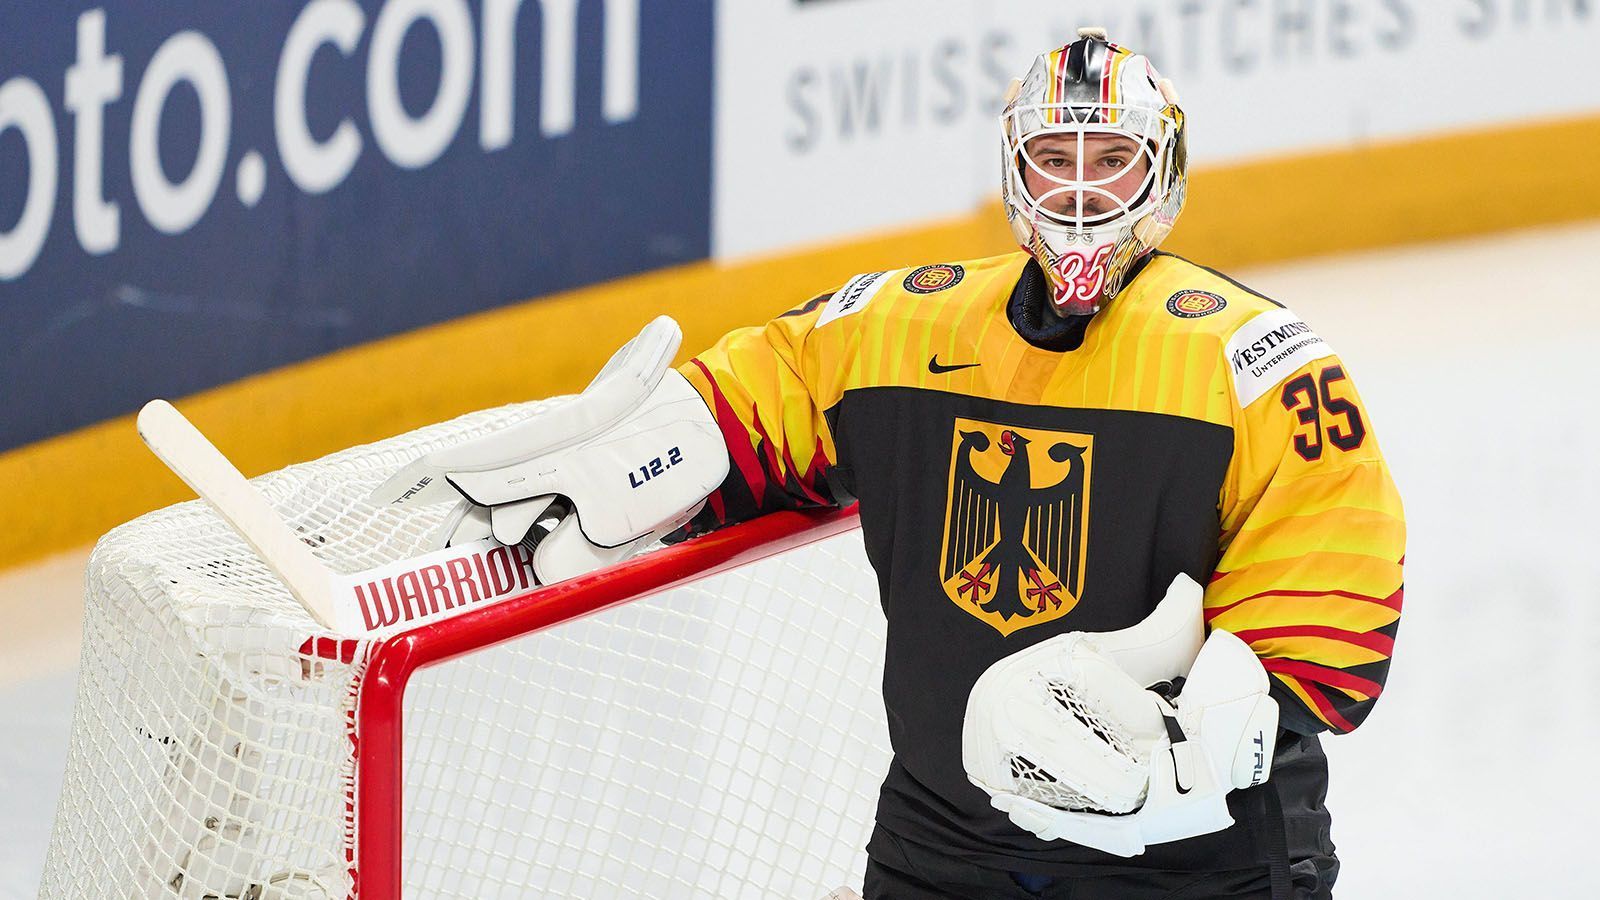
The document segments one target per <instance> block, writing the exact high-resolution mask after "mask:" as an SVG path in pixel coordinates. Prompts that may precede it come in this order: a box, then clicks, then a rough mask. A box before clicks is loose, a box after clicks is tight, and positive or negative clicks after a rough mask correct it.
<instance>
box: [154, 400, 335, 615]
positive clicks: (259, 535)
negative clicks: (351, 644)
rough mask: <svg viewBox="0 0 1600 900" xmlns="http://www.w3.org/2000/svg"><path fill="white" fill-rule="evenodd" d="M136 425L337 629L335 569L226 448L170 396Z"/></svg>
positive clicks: (156, 450) (304, 601) (301, 597)
mask: <svg viewBox="0 0 1600 900" xmlns="http://www.w3.org/2000/svg"><path fill="white" fill-rule="evenodd" d="M137 427H138V429H139V437H140V438H142V439H143V440H144V442H145V445H146V446H148V447H149V448H150V451H151V452H152V453H154V454H155V455H156V457H157V458H159V459H160V460H161V461H162V462H163V463H165V464H166V466H167V468H169V469H171V470H172V471H173V473H174V474H176V475H177V476H178V477H179V478H181V479H183V483H184V484H187V485H188V486H189V487H190V488H192V489H194V492H195V493H196V494H199V495H200V498H201V499H202V500H204V501H206V502H207V503H209V504H211V507H212V508H213V509H215V510H216V511H217V512H218V513H219V514H220V515H221V516H222V518H223V519H224V520H226V521H227V523H228V524H229V525H230V526H232V528H233V530H234V531H237V532H238V533H239V536H240V537H242V538H244V539H245V543H247V544H249V545H250V548H251V549H252V550H254V551H255V552H256V553H257V555H259V556H260V557H261V559H262V561H263V562H265V563H266V564H267V567H268V568H270V569H271V570H272V571H273V572H275V573H277V575H278V577H279V578H281V579H283V583H284V585H285V586H286V587H288V588H289V593H291V594H293V595H294V597H295V599H296V600H299V601H300V603H301V605H303V606H304V607H305V608H306V612H308V613H310V614H311V617H312V618H313V619H316V620H317V623H318V624H320V625H322V626H323V627H324V628H329V629H332V628H334V627H335V624H334V623H335V615H334V584H333V572H332V570H330V569H329V568H328V567H326V566H324V565H323V564H322V563H321V562H319V561H318V560H317V558H316V557H315V556H313V555H312V553H311V549H310V548H309V547H307V546H306V545H305V544H304V543H302V542H301V541H300V539H299V538H297V537H295V535H294V532H292V531H290V530H289V526H288V524H287V523H286V522H284V520H283V519H282V518H280V517H279V516H278V514H277V513H276V512H275V511H273V509H272V507H271V506H270V505H268V503H267V500H266V498H265V497H263V496H261V493H260V492H259V491H257V490H256V489H255V488H253V487H251V486H250V482H248V481H246V480H245V477H244V475H242V474H241V473H240V472H239V470H238V469H237V468H235V467H234V465H233V463H231V462H229V461H228V458H227V457H226V456H223V455H222V451H220V450H218V449H217V448H216V446H215V445H213V444H212V443H211V442H210V441H208V440H206V437H205V435H203V434H201V433H200V430H199V429H197V428H195V427H194V425H193V424H191V423H190V422H189V420H188V419H186V418H184V417H183V414H182V413H180V412H178V410H177V408H176V407H174V406H173V405H172V404H171V403H168V402H167V401H165V400H151V401H150V402H149V403H146V404H145V406H144V409H141V410H139V418H138V420H137Z"/></svg>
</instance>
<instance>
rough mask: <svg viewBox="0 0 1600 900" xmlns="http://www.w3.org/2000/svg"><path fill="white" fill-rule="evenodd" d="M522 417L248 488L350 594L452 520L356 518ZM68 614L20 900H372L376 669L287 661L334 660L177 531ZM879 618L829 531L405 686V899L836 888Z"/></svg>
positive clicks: (350, 650)
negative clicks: (345, 581) (67, 693)
mask: <svg viewBox="0 0 1600 900" xmlns="http://www.w3.org/2000/svg"><path fill="white" fill-rule="evenodd" d="M536 408H537V405H536V404H522V405H517V406H510V407H504V408H501V409H496V410H489V411H486V412H482V413H475V414H473V415H470V416H465V417H462V418H460V419H456V420H454V421H451V422H446V423H443V424H440V425H435V426H431V427H428V428H424V429H420V430H418V431H416V432H412V433H410V434H406V435H402V436H399V437H396V438H391V439H389V440H386V441H382V442H379V443H376V444H372V445H368V446H364V447H356V448H353V449H351V450H347V451H344V452H341V453H338V454H334V455H332V456H329V457H326V458H324V459H321V460H317V461H315V462H311V463H305V464H302V465H297V466H291V467H289V468H287V469H284V470H282V471H279V472H274V473H272V474H269V475H265V476H262V477H261V478H258V479H255V480H254V482H253V483H254V484H255V485H256V486H257V487H258V488H259V489H260V490H261V491H262V492H263V493H264V494H265V495H266V496H267V498H268V500H269V501H270V502H271V504H272V505H273V507H274V508H275V509H277V510H278V512H279V513H280V514H281V515H283V517H284V518H285V519H286V520H287V521H288V522H289V524H290V526H291V527H292V528H293V529H295V530H296V531H297V532H298V533H299V534H300V535H301V537H302V539H303V540H305V541H306V542H307V543H308V544H310V545H311V546H312V547H313V550H314V552H315V554H316V555H317V557H318V558H319V559H321V560H322V561H323V562H324V563H326V564H327V565H328V566H330V567H331V568H334V569H336V570H338V571H341V572H356V571H361V570H365V569H369V568H372V567H375V566H378V565H382V564H384V563H388V562H392V561H395V560H398V559H404V558H408V557H411V556H415V555H417V554H418V553H420V552H422V551H424V550H426V549H429V548H428V547H427V543H428V540H429V536H430V535H431V534H432V533H433V531H434V529H435V528H436V527H437V526H438V524H439V521H440V519H441V518H442V517H443V515H444V513H445V511H446V510H447V508H448V505H443V506H435V507H424V508H421V509H411V508H407V509H404V510H400V509H395V508H377V507H373V506H371V505H369V504H367V503H366V502H365V500H364V498H365V496H366V494H367V492H368V491H370V490H371V489H372V488H373V487H374V486H376V485H377V484H378V483H379V482H381V481H382V480H383V479H384V478H386V477H387V476H388V475H389V474H391V473H392V472H393V471H394V470H395V469H396V468H398V467H399V466H400V465H402V464H404V463H406V462H408V461H409V460H411V459H412V458H413V457H415V456H416V455H417V454H419V453H423V452H427V451H429V450H433V449H437V448H439V447H443V446H447V445H450V444H452V443H456V442H459V441H461V440H463V439H465V438H467V437H471V436H474V435H477V434H481V433H483V432H485V431H487V430H493V429H495V428H498V427H503V426H504V425H506V424H509V423H510V422H514V421H517V420H519V419H521V418H523V417H525V416H527V415H528V414H529V413H531V412H532V411H533V410H534V409H536ZM652 559H653V558H652ZM648 564H649V563H648V562H647V563H646V565H648ZM87 584H88V597H87V602H86V610H85V622H84V644H83V655H82V663H81V671H80V675H79V684H78V697H77V706H76V711H75V718H74V723H73V735H72V742H71V748H70V751H69V754H68V760H67V772H66V778H65V780H64V784H63V789H62V796H61V801H60V806H59V811H58V813H57V817H56V823H55V831H54V835H53V837H52V841H51V847H50V852H49V858H48V860H47V862H46V869H45V874H44V879H43V883H42V896H44V897H49V898H55V897H74V898H76V897H84V898H105V897H137V898H143V897H181V898H256V900H268V898H345V897H356V896H360V897H375V896H379V894H380V893H382V892H381V891H379V890H376V889H372V888H371V887H370V885H372V884H374V879H373V878H371V877H370V873H368V872H366V871H361V870H360V868H361V865H362V863H361V862H360V860H361V859H364V858H367V855H366V854H360V855H358V854H357V847H358V846H359V845H360V843H361V841H362V835H361V834H360V833H359V831H358V829H359V828H360V827H361V825H360V822H359V820H358V818H357V816H356V815H355V810H356V808H357V804H356V798H357V797H358V795H360V794H361V793H362V791H363V790H365V788H364V787H363V783H362V782H360V781H358V779H357V766H356V757H357V753H358V752H359V751H358V750H357V748H358V746H359V742H360V739H361V736H362V734H363V729H364V727H365V724H364V717H365V716H367V715H368V710H367V709H364V708H363V705H362V702H361V701H360V697H361V692H360V691H359V690H358V687H359V685H360V683H361V680H362V678H363V677H364V675H365V674H367V664H368V662H369V659H370V657H371V656H372V654H373V652H374V647H375V646H376V642H373V641H346V642H344V643H343V644H340V645H338V647H339V650H340V652H336V653H332V654H328V653H326V652H323V653H321V654H320V655H319V654H317V653H312V652H310V651H311V649H312V647H313V644H312V641H313V640H315V639H319V638H328V639H331V638H333V637H335V636H333V635H330V634H328V633H327V632H325V631H323V630H322V629H321V628H320V627H318V626H317V625H316V624H315V623H314V622H313V621H312V620H311V619H310V617H309V616H308V615H307V614H306V613H305V611H304V610H303V609H302V608H301V607H300V605H299V604H298V603H297V602H296V601H295V600H294V598H293V597H292V596H291V595H290V594H289V593H288V591H287V590H286V589H285V588H284V587H283V586H282V584H281V583H279V582H278V580H277V579H276V578H275V577H274V576H273V575H272V573H271V572H270V571H268V570H267V569H266V567H265V565H264V564H263V563H261V561H260V560H259V559H257V558H256V557H255V555H254V554H253V553H251V552H250V550H249V549H248V548H247V546H246V545H245V544H244V542H243V540H242V539H241V538H239V537H238V536H237V535H236V534H234V532H233V531H232V530H230V529H229V528H228V527H227V526H226V525H225V524H224V523H223V522H222V521H221V520H220V519H219V518H218V517H217V516H216V515H215V514H214V513H212V511H211V510H210V509H209V507H207V506H205V505H203V504H202V503H200V502H198V501H194V502H189V503H183V504H179V505H177V506H174V507H170V508H168V509H164V510H160V511H158V512H154V513H151V514H149V515H146V516H144V517H141V518H139V519H137V520H135V521H133V522H130V523H128V524H126V525H123V526H121V527H119V528H117V529H115V530H113V531H112V532H111V533H110V534H108V535H107V536H106V537H105V538H104V539H102V540H101V542H100V544H99V545H98V546H97V547H96V548H95V552H94V554H93V556H92V558H91V559H90V563H89V572H88V580H87ZM875 598H876V586H875V582H874V580H873V578H872V576H871V572H870V570H869V569H868V567H867V564H866V561H865V558H864V555H863V554H862V551H861V547H860V541H859V534H858V532H856V531H854V530H851V531H848V532H846V533H844V534H842V535H839V536H837V537H833V538H829V539H827V540H825V541H823V542H821V543H817V544H812V545H810V546H807V547H803V548H800V549H797V550H790V551H787V552H784V553H782V554H780V555H778V556H774V557H772V558H770V559H767V560H763V561H761V562H758V563H754V564H751V565H747V566H743V567H741V568H738V569H735V570H734V571H731V572H727V573H724V574H720V575H714V576H712V577H710V578H707V579H704V580H701V581H698V582H695V583H693V584H691V585H689V586H687V587H680V588H676V589H673V590H671V591H668V592H666V593H661V594H656V595H654V596H650V597H648V598H646V599H642V600H638V601H636V602H629V603H625V604H623V605H620V606H617V607H613V608H611V609H608V610H606V611H604V612H601V613H598V614H595V615H593V616H590V617H588V618H584V619H581V620H578V621H572V622H568V623H563V624H561V625H559V626H557V627H554V628H551V629H549V630H546V631H542V632H538V633H534V634H515V633H506V634H501V635H496V636H495V637H494V638H493V640H492V641H485V646H483V647H482V648H478V649H474V650H473V651H472V652H468V653H466V654H465V655H462V656H459V657H457V658H454V659H451V660H449V661H447V662H443V663H440V664H439V665H436V666H433V667H431V668H426V669H422V670H420V671H419V672H417V674H416V675H415V676H414V677H413V678H412V679H411V681H410V685H409V688H408V689H406V691H405V694H404V720H405V728H404V740H403V748H404V749H403V757H404V768H403V778H404V780H403V791H402V793H403V797H404V802H403V823H404V828H403V841H402V842H401V845H402V849H401V850H400V854H399V855H400V858H401V860H402V862H399V863H395V864H396V865H399V866H400V868H401V870H402V872H403V883H404V886H405V892H406V896H407V897H412V898H420V897H429V898H431V897H461V898H492V897H505V898H511V897H516V898H522V897H586V898H587V897H624V896H625V897H652V898H679V897H681V898H690V897H694V898H701V897H710V898H734V897H748V898H764V900H765V898H784V897H794V898H816V897H820V896H822V894H823V893H825V892H826V890H827V889H828V888H830V887H832V886H834V885H836V884H839V883H844V882H852V883H859V881H858V879H859V873H860V870H861V868H862V866H863V865H864V863H865V856H864V853H863V851H862V847H863V845H864V844H865V841H866V837H867V834H868V830H869V828H870V824H871V821H872V813H873V809H874V806H875V803H876V795H877V790H876V789H877V785H878V782H879V780H880V779H881V778H882V775H883V770H884V767H885V766H886V765H887V761H888V751H887V740H886V736H885V728H884V724H883V712H882V702H881V699H880V694H879V687H878V685H879V680H880V675H881V654H882V644H883V620H882V615H881V613H880V611H879V607H878V604H877V602H876V599H875ZM508 602H509V601H508ZM459 621H461V620H459V619H453V620H446V621H444V622H441V623H436V624H434V625H431V626H426V627H429V628H436V629H450V628H452V627H456V624H457V623H458V622H459ZM495 642H498V643H497V645H495V646H488V644H491V643H495ZM317 646H320V647H322V648H323V650H324V651H325V650H326V648H327V647H329V646H334V645H333V644H332V642H331V641H329V640H324V641H321V642H320V643H319V644H318V645H317ZM328 656H331V657H332V658H326V657H328ZM367 849H371V848H370V846H369V847H368V848H367ZM380 849H381V848H380ZM363 883H365V884H366V885H368V886H369V888H368V889H367V890H365V891H363V890H362V887H361V886H362V884H363Z"/></svg>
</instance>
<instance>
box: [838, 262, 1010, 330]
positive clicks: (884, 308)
mask: <svg viewBox="0 0 1600 900" xmlns="http://www.w3.org/2000/svg"><path fill="white" fill-rule="evenodd" d="M1028 258H1029V257H1028V255H1027V254H1026V253H1022V252H1020V251H1018V252H1015V253H1007V254H1002V255H1000V256H989V257H984V258H981V259H967V260H960V261H955V262H942V263H926V264H923V265H915V266H906V267H903V268H899V269H884V270H879V271H875V272H863V273H861V274H859V275H856V276H854V277H852V278H851V279H850V280H848V281H846V282H845V283H844V285H842V286H841V287H840V288H839V289H838V290H835V291H833V292H831V293H829V294H825V295H822V296H820V297H818V298H817V299H816V300H814V301H813V303H815V304H818V305H819V306H820V308H819V309H818V310H817V313H816V319H815V323H814V324H813V326H812V327H813V328H814V329H816V330H818V331H819V332H820V331H825V330H828V329H829V327H830V326H831V325H832V324H833V323H834V322H840V321H844V320H853V321H852V322H851V324H852V325H853V326H854V328H860V327H861V326H863V325H864V324H865V323H867V322H875V323H878V324H879V326H880V327H881V326H882V323H884V322H886V321H895V320H899V319H906V318H912V317H928V316H934V317H940V316H946V315H951V314H952V313H953V311H954V310H958V309H965V308H970V306H971V305H972V304H982V303H989V302H993V301H994V300H995V299H996V298H997V297H1009V296H1010V294H1011V289H1012V288H1013V287H1014V286H1015V285H1016V283H1017V279H1018V278H1019V277H1020V276H1021V273H1022V268H1023V266H1024V265H1026V264H1027V261H1028ZM832 330H835V331H838V330H854V329H837V328H835V329H832Z"/></svg>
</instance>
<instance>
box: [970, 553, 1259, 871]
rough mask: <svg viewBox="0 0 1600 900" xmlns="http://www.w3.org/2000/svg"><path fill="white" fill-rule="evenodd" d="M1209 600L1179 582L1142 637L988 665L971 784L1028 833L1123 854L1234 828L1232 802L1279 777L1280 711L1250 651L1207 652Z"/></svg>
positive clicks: (1054, 641) (1080, 637)
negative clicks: (1275, 760) (1274, 767)
mask: <svg viewBox="0 0 1600 900" xmlns="http://www.w3.org/2000/svg"><path fill="white" fill-rule="evenodd" d="M1201 596H1202V591H1201V589H1200V586H1199V585H1197V584H1195V583H1194V582H1193V581H1192V580H1190V579H1189V578H1188V577H1187V576H1184V575H1180V576H1178V578H1177V579H1175V580H1174V581H1173V583H1172V586H1171V587H1170V588H1169V589H1168V591H1167V596H1166V597H1165V598H1164V599H1163V600H1162V601H1161V603H1160V605H1159V606H1157V607H1156V609H1155V611H1154V612H1152V613H1151V614H1150V616H1149V617H1148V618H1146V619H1145V620H1144V621H1143V622H1141V623H1139V624H1138V625H1135V626H1133V627H1132V628H1127V629H1123V630H1122V631H1115V632H1109V633H1104V634H1090V633H1085V632H1072V633H1070V634H1064V635H1060V636H1057V637H1054V638H1050V639H1049V640H1046V641H1042V642H1040V643H1038V644H1036V645H1034V646H1032V647H1029V648H1027V649H1025V650H1021V651H1019V652H1017V653H1014V654H1012V655H1010V656H1008V657H1005V658H1004V659H1001V660H1000V661H998V662H996V663H995V664H994V665H992V666H990V667H989V669H988V670H987V671H985V672H984V674H983V675H982V676H981V677H980V678H979V679H978V681H977V682H976V683H975V684H974V685H973V688H972V692H971V694H970V696H969V697H968V701H967V713H966V721H965V724H964V727H963V730H962V746H961V750H962V762H963V764H964V765H965V767H966V770H967V778H968V780H970V781H971V782H972V783H973V784H975V785H977V786H978V787H980V788H982V789H983V790H985V791H986V792H988V793H989V795H990V803H991V804H992V805H993V806H994V807H995V808H996V809H998V810H1000V811H1002V812H1004V813H1006V814H1007V815H1008V816H1009V817H1010V819H1011V821H1012V822H1013V823H1014V824H1016V825H1017V826H1018V827H1019V828H1022V829H1024V830H1026V831H1030V832H1032V833H1033V834H1035V835H1036V836H1038V837H1039V838H1041V839H1044V840H1068V841H1072V842H1073V843H1076V844H1082V845H1084V846H1087V847H1094V848H1095V849H1098V850H1102V851H1105V852H1107V853H1113V854H1116V855H1118V856H1135V855H1138V854H1140V853H1143V852H1144V849H1145V848H1146V847H1147V846H1149V845H1151V844H1159V843H1164V842H1167V841H1175V840H1181V839H1184V838H1190V837H1195V836H1197V835H1202V834H1209V833H1211V832H1214V831H1220V830H1222V829H1224V828H1227V827H1228V826H1230V825H1232V824H1233V818H1232V816H1231V815H1230V814H1229V813H1228V806H1227V793H1228V792H1229V791H1230V790H1233V789H1235V788H1244V787H1250V786H1252V785H1256V784H1260V783H1262V782H1264V781H1266V779H1267V777H1268V775H1269V774H1270V770H1271V763H1272V752H1273V748H1274V745H1275V743H1276V739H1277V724H1278V706H1277V703H1276V702H1275V701H1273V700H1272V698H1270V697H1269V696H1267V674H1266V670H1264V669H1263V668H1262V667H1261V662H1260V660H1258V659H1257V658H1256V655H1255V653H1254V652H1253V651H1251V649H1250V648H1249V646H1247V645H1246V644H1245V643H1244V642H1243V641H1241V640H1239V639H1238V638H1237V637H1234V636H1233V635H1232V634H1229V633H1228V632H1226V631H1220V630H1218V631H1213V632H1212V633H1211V636H1210V637H1209V638H1205V639H1204V641H1203V642H1202V635H1203V633H1204V627H1203V625H1202V622H1201ZM1185 673H1187V678H1186V679H1185V678H1183V677H1182V676H1183V675H1184V674H1185ZM1179 686H1181V692H1179V693H1177V694H1176V700H1175V701H1174V700H1173V699H1171V696H1172V693H1173V691H1174V689H1175V688H1177V687H1179Z"/></svg>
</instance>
